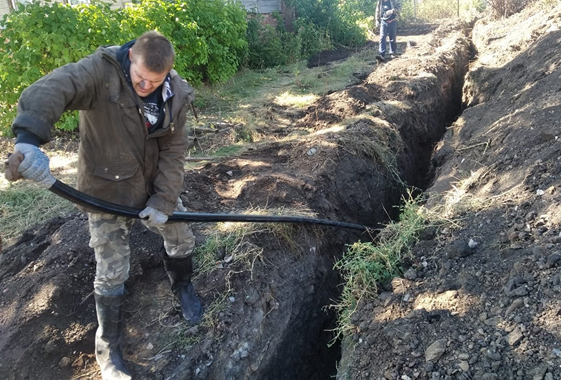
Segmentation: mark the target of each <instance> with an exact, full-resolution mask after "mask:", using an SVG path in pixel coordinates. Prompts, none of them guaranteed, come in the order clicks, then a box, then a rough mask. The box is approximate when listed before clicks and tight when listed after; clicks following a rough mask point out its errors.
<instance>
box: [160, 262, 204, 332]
mask: <svg viewBox="0 0 561 380" xmlns="http://www.w3.org/2000/svg"><path fill="white" fill-rule="evenodd" d="M163 258H164V268H165V269H166V273H167V274H168V277H169V279H170V281H171V291H172V292H173V294H175V296H176V297H177V299H178V300H179V303H180V304H181V313H182V314H183V318H185V320H186V321H187V322H189V324H191V325H196V324H198V323H199V322H200V321H201V317H202V314H203V307H202V305H201V301H200V300H199V298H198V297H197V295H196V294H195V289H194V288H193V284H192V283H191V277H192V276H193V259H192V258H191V257H186V258H180V259H176V258H171V257H169V256H168V255H167V254H165V253H164V255H163Z"/></svg>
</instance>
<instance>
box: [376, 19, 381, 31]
mask: <svg viewBox="0 0 561 380" xmlns="http://www.w3.org/2000/svg"><path fill="white" fill-rule="evenodd" d="M379 28H380V21H376V29H379Z"/></svg>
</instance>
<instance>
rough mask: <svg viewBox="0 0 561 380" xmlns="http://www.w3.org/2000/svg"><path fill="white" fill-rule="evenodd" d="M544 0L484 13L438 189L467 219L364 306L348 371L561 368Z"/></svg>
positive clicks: (440, 161)
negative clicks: (507, 12)
mask: <svg viewBox="0 0 561 380" xmlns="http://www.w3.org/2000/svg"><path fill="white" fill-rule="evenodd" d="M542 9H543V4H540V5H539V6H536V7H535V8H530V9H527V10H525V11H524V12H522V13H521V14H519V15H515V16H513V17H511V18H510V19H506V20H501V21H499V22H487V21H480V22H478V23H476V24H475V27H474V29H473V42H474V46H475V50H476V54H477V55H476V57H477V60H476V61H474V62H472V64H471V69H470V72H469V74H468V75H467V77H466V84H465V88H464V103H465V104H466V105H467V106H468V107H469V108H467V109H466V110H465V111H464V112H463V114H462V116H461V117H460V118H459V119H458V121H456V122H455V123H454V124H453V125H452V127H451V128H449V130H448V132H447V133H446V136H445V138H444V139H443V141H442V142H441V143H439V145H438V147H437V150H436V151H435V155H434V158H433V165H434V168H435V172H436V174H437V176H436V178H435V181H434V183H433V185H432V187H431V188H430V189H429V190H428V194H429V195H430V197H429V200H428V203H427V205H428V206H429V207H431V208H432V209H433V210H435V211H437V212H439V213H441V215H442V216H444V217H446V218H449V220H454V221H455V222H454V223H453V224H445V225H444V226H443V227H442V228H439V229H437V230H435V231H433V232H432V234H429V235H427V236H425V237H424V239H422V240H421V241H419V243H418V244H417V245H416V247H415V250H414V253H415V260H414V262H413V263H412V266H411V267H409V268H405V269H407V270H406V271H405V273H404V276H403V278H396V279H394V281H392V283H391V285H390V286H388V287H387V288H386V289H385V291H384V292H383V293H382V294H380V296H379V297H378V298H377V299H375V300H373V301H372V302H369V303H365V304H364V305H362V306H361V307H360V311H358V312H357V313H356V314H355V316H354V320H353V322H354V325H355V331H356V333H355V335H354V336H352V337H349V338H348V340H347V341H346V342H345V347H344V349H343V352H344V354H343V357H344V359H343V363H342V365H341V371H339V374H338V378H340V379H357V380H358V379H485V380H492V379H521V380H522V379H536V380H537V379H540V380H541V379H557V378H561V372H560V369H559V368H560V367H561V340H560V338H561V337H560V335H559V331H561V330H560V328H559V327H560V323H561V322H560V320H561V319H560V318H559V314H560V312H561V293H560V289H561V288H560V286H559V284H560V280H559V276H560V275H559V273H560V272H559V260H560V258H561V256H560V255H559V247H560V246H559V243H560V242H561V238H560V237H559V236H560V233H561V225H560V223H559V222H560V220H559V217H558V215H559V204H560V203H559V200H560V199H561V198H560V196H559V191H558V188H559V186H560V183H559V179H558V178H559V177H558V174H559V173H560V169H561V167H560V165H559V157H560V151H559V146H558V143H557V137H558V135H559V134H560V132H561V131H560V129H559V121H558V119H559V114H560V112H561V108H560V105H561V96H560V95H559V84H558V78H559V76H560V75H561V70H560V69H559V65H558V63H559V62H560V60H561V55H560V54H559V53H558V51H557V50H555V49H552V46H556V45H557V43H558V41H559V39H560V38H561V32H560V31H559V26H561V14H560V9H559V8H556V9H555V10H553V11H552V10H551V9H548V11H547V12H546V11H545V10H542ZM347 352H348V355H347V354H346V353H347Z"/></svg>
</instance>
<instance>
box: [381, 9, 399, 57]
mask: <svg viewBox="0 0 561 380" xmlns="http://www.w3.org/2000/svg"><path fill="white" fill-rule="evenodd" d="M396 5H397V4H396ZM397 11H398V10H397V8H396V7H395V6H394V2H393V1H392V0H378V3H377V4H376V16H375V18H376V29H378V28H380V43H379V45H378V55H377V56H376V58H377V59H378V60H382V61H383V60H384V59H385V56H386V44H387V42H386V40H387V39H388V37H389V39H390V49H389V50H390V51H389V53H390V57H391V58H395V57H396V54H397V42H396V37H397Z"/></svg>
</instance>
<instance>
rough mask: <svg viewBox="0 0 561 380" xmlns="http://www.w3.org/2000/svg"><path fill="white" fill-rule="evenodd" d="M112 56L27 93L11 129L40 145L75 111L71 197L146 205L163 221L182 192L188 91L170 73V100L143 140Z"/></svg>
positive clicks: (98, 56)
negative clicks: (77, 113)
mask: <svg viewBox="0 0 561 380" xmlns="http://www.w3.org/2000/svg"><path fill="white" fill-rule="evenodd" d="M118 49H119V47H118V46H113V47H101V48H99V49H98V50H97V51H96V52H95V53H93V54H92V55H90V56H88V57H86V58H84V59H82V60H80V61H78V62H76V63H70V64H67V65H65V66H62V67H60V68H58V69H55V70H54V71H53V72H52V73H50V74H48V75H46V76H45V77H43V78H41V79H40V80H38V81H37V82H35V83H34V84H33V85H31V86H30V87H28V88H27V89H26V90H25V91H24V92H23V93H22V95H21V97H20V100H19V103H18V115H17V117H16V119H15V120H14V123H13V125H12V128H13V130H14V131H15V132H16V131H19V130H26V131H28V132H30V133H32V134H34V135H35V136H37V137H38V138H39V139H40V141H41V142H42V143H45V142H47V141H49V140H50V138H51V130H52V127H53V125H54V124H55V123H56V122H57V121H58V120H59V118H60V116H61V114H62V113H63V112H64V111H66V110H80V125H79V130H80V148H79V154H78V190H80V191H82V192H84V193H86V194H88V195H91V196H93V197H96V198H100V199H103V200H105V201H109V202H113V203H117V204H121V205H124V206H129V207H136V208H144V206H146V205H149V206H152V207H154V208H156V209H158V210H160V211H162V212H164V213H166V214H168V215H169V214H171V213H173V210H174V207H175V204H176V201H177V198H178V196H179V193H180V191H181V189H182V187H183V175H184V162H185V151H186V149H187V145H188V137H187V127H186V112H187V110H188V108H189V107H188V106H189V105H190V103H191V102H192V101H193V98H194V96H193V89H192V88H191V86H189V84H188V83H187V82H186V81H185V80H183V79H182V78H181V77H180V76H179V75H178V74H177V72H175V70H172V71H171V73H170V75H171V90H172V92H173V93H174V96H173V97H172V98H171V99H169V100H168V101H167V102H166V104H165V109H166V118H165V120H164V125H163V128H161V129H159V130H157V131H156V132H154V133H152V134H148V132H147V130H146V127H145V123H144V109H143V107H142V105H141V104H142V103H141V100H140V98H139V97H138V96H137V95H136V93H135V92H134V91H133V90H132V89H131V87H130V86H129V85H128V83H127V81H126V79H125V77H124V75H123V72H122V69H121V66H120V65H119V63H118V62H117V60H116V58H115V56H116V52H117V50H118ZM16 133H17V132H16ZM86 211H93V210H87V209H86Z"/></svg>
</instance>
